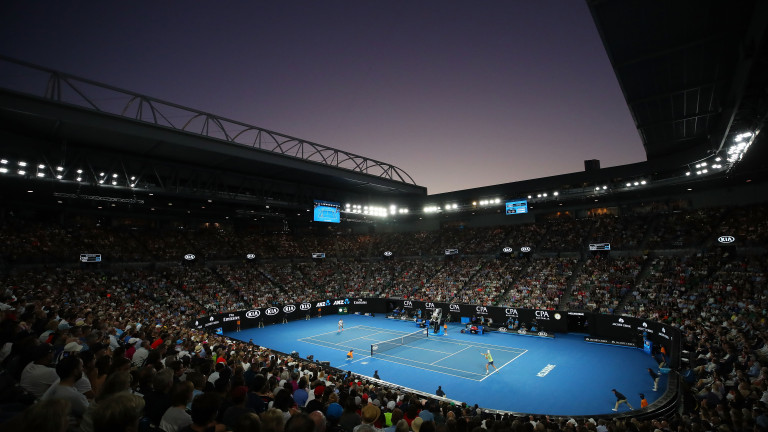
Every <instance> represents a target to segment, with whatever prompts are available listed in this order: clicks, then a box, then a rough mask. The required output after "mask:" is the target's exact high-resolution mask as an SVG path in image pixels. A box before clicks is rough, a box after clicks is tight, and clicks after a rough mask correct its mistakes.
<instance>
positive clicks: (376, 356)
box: [373, 345, 474, 374]
mask: <svg viewBox="0 0 768 432" xmlns="http://www.w3.org/2000/svg"><path fill="white" fill-rule="evenodd" d="M408 346H409V347H410V345H408ZM379 356H382V357H388V358H396V359H401V360H408V361H411V362H414V363H418V364H423V365H432V363H427V362H423V361H418V360H414V359H412V358H406V357H400V356H395V355H391V354H376V355H375V356H374V357H373V358H378V357H379ZM393 363H397V362H393ZM400 364H403V363H400ZM414 367H416V366H414ZM435 367H438V368H442V369H450V370H454V371H459V372H467V373H470V374H474V372H471V371H466V370H464V369H456V368H452V367H448V366H435ZM427 370H431V371H432V372H439V371H436V370H434V369H427Z"/></svg>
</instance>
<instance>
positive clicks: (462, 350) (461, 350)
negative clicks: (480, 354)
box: [430, 346, 469, 365]
mask: <svg viewBox="0 0 768 432" xmlns="http://www.w3.org/2000/svg"><path fill="white" fill-rule="evenodd" d="M467 349H469V346H467V347H466V348H463V349H460V350H458V351H456V352H455V353H453V354H451V355H448V356H445V357H443V358H441V359H440V360H435V361H433V362H432V363H430V364H431V365H433V364H435V363H437V362H441V361H443V360H445V359H447V358H448V357H450V356H454V355H456V354H458V353H460V352H462V351H464V350H467Z"/></svg>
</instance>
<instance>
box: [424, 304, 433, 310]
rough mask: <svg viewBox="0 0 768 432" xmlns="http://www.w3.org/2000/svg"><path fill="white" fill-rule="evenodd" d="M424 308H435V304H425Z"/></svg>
mask: <svg viewBox="0 0 768 432" xmlns="http://www.w3.org/2000/svg"><path fill="white" fill-rule="evenodd" d="M424 307H425V308H427V309H434V308H435V304H434V303H425V304H424Z"/></svg>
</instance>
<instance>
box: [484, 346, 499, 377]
mask: <svg viewBox="0 0 768 432" xmlns="http://www.w3.org/2000/svg"><path fill="white" fill-rule="evenodd" d="M480 354H482V355H483V357H485V359H486V360H488V363H486V364H485V374H486V375H488V366H489V365H490V366H493V370H494V371H497V370H498V369H496V365H494V364H493V357H492V356H491V350H488V352H484V353H480Z"/></svg>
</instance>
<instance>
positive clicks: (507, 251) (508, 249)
mask: <svg viewBox="0 0 768 432" xmlns="http://www.w3.org/2000/svg"><path fill="white" fill-rule="evenodd" d="M501 251H502V252H504V253H512V248H511V247H509V246H507V247H505V248H504V249H502V250H501Z"/></svg>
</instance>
